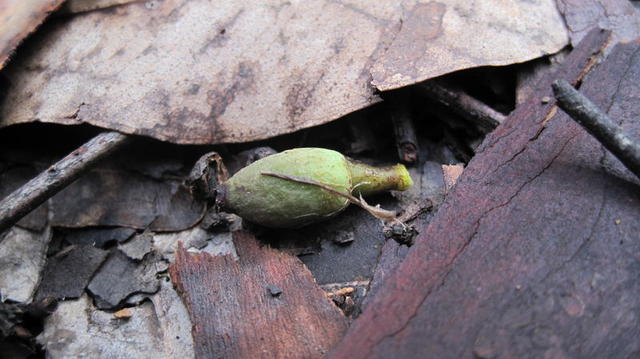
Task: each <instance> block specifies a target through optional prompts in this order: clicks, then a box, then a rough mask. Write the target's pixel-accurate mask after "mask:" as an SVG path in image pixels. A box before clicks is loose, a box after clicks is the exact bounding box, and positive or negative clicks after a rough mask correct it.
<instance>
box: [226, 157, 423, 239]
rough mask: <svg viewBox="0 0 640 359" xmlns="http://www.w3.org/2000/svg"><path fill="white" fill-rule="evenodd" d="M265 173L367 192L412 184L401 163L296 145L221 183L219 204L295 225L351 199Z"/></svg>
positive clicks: (272, 223) (273, 223)
mask: <svg viewBox="0 0 640 359" xmlns="http://www.w3.org/2000/svg"><path fill="white" fill-rule="evenodd" d="M265 173H266V174H278V175H284V176H290V177H296V178H302V179H306V180H309V181H311V182H317V183H320V184H323V185H325V186H328V187H331V188H332V189H334V190H336V191H339V192H341V193H344V194H345V195H350V194H352V193H353V194H354V195H355V196H359V195H364V196H366V195H369V194H372V193H376V192H380V191H387V190H396V191H404V190H406V189H408V188H409V187H411V185H412V184H413V182H412V180H411V177H410V176H409V172H408V171H407V169H406V168H405V167H404V166H403V165H396V166H391V167H384V168H376V167H372V166H369V165H366V164H364V163H360V162H356V161H353V160H351V159H349V158H347V157H345V156H343V155H342V154H341V153H339V152H336V151H332V150H327V149H323V148H297V149H293V150H288V151H284V152H281V153H277V154H274V155H271V156H268V157H265V158H263V159H260V160H258V161H256V162H254V163H252V164H251V165H249V166H247V167H245V168H243V169H241V170H240V171H238V173H236V174H235V175H234V176H233V177H231V178H230V179H229V180H228V181H226V182H225V183H224V184H223V185H221V186H219V188H218V193H219V195H218V196H219V198H218V201H219V203H220V204H221V206H222V207H223V208H224V209H226V210H229V211H231V212H234V213H236V214H238V215H239V216H240V217H242V218H244V219H246V220H248V221H250V222H254V223H258V224H261V225H264V226H267V227H274V228H295V227H301V226H304V225H307V224H310V223H314V222H318V221H321V220H324V219H327V218H330V217H331V216H334V215H336V214H337V213H339V212H341V211H342V210H344V209H345V208H346V207H347V206H348V205H349V203H350V200H349V199H347V198H344V197H342V196H339V195H336V194H335V193H331V192H330V191H327V190H326V189H323V188H321V187H319V186H316V185H313V184H309V183H300V182H296V181H292V180H287V179H284V178H277V177H274V176H269V175H265Z"/></svg>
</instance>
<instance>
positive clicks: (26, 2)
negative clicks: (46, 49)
mask: <svg viewBox="0 0 640 359" xmlns="http://www.w3.org/2000/svg"><path fill="white" fill-rule="evenodd" d="M63 2H64V0H5V1H3V2H2V3H1V4H0V70H1V69H2V68H3V67H4V65H5V64H6V63H7V61H9V57H10V56H11V54H12V53H13V51H14V50H15V48H16V47H18V45H19V44H20V42H22V40H23V39H24V38H25V37H27V36H28V35H29V34H30V33H31V32H33V31H34V30H35V29H36V28H37V27H38V26H39V25H40V24H41V23H42V22H43V21H44V19H45V18H46V17H47V16H48V15H49V13H51V12H52V11H55V10H56V9H57V8H58V7H59V6H60V5H61V4H62V3H63Z"/></svg>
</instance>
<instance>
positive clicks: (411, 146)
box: [390, 94, 420, 164]
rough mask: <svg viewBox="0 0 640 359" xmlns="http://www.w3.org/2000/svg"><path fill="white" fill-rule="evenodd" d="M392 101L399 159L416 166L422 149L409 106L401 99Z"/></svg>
mask: <svg viewBox="0 0 640 359" xmlns="http://www.w3.org/2000/svg"><path fill="white" fill-rule="evenodd" d="M398 97H402V98H406V94H401V95H400V96H398ZM390 101H391V122H392V123H393V133H394V134H395V138H396V147H397V148H398V157H400V160H401V161H402V162H404V163H406V164H414V163H415V162H416V161H417V160H418V152H420V149H419V148H418V139H417V138H416V130H415V126H414V125H413V119H412V118H411V113H410V111H409V108H408V104H407V102H406V101H403V100H401V99H400V98H392V99H391V100H390Z"/></svg>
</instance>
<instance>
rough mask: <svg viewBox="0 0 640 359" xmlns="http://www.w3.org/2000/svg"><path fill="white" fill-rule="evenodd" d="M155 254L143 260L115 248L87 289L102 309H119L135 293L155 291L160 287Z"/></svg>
mask: <svg viewBox="0 0 640 359" xmlns="http://www.w3.org/2000/svg"><path fill="white" fill-rule="evenodd" d="M155 262H156V257H155V256H153V255H147V256H146V257H145V259H144V260H143V261H142V262H141V263H136V262H134V261H132V260H131V259H129V258H128V257H127V256H126V255H125V254H124V253H122V252H121V251H119V250H114V251H113V252H112V253H111V255H110V256H109V258H108V259H107V260H106V262H105V263H104V264H103V265H102V267H100V269H99V270H98V272H97V273H96V274H95V275H94V276H93V278H92V279H91V282H90V283H89V286H88V287H87V289H88V290H89V292H90V293H91V294H92V295H93V296H94V298H95V299H96V301H95V302H96V306H97V307H98V308H99V309H116V308H118V307H119V306H121V305H122V304H123V302H124V300H125V299H126V298H127V297H129V296H130V295H132V294H136V293H147V294H150V293H155V292H157V291H158V289H160V287H159V286H160V283H159V282H158V280H157V279H156V266H155Z"/></svg>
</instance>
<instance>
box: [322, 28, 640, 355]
mask: <svg viewBox="0 0 640 359" xmlns="http://www.w3.org/2000/svg"><path fill="white" fill-rule="evenodd" d="M606 37H607V34H606V33H602V32H597V31H594V32H591V33H590V34H589V35H587V37H585V40H584V41H583V42H582V43H581V45H579V46H578V47H577V48H576V49H574V51H573V52H572V53H571V54H570V55H569V56H568V57H567V59H566V60H565V63H564V65H563V66H562V68H561V69H560V70H559V71H558V72H556V73H551V74H548V75H547V76H546V77H545V78H543V79H542V80H541V81H540V83H539V85H538V87H537V90H536V91H535V92H534V94H535V95H534V96H533V97H532V98H530V99H529V101H528V102H526V103H524V104H523V105H521V106H520V107H518V108H517V109H516V110H515V111H514V112H513V113H512V114H511V115H510V116H509V117H508V119H507V120H506V121H505V123H503V124H502V125H500V126H499V127H498V128H497V129H496V131H494V132H493V133H492V134H491V135H489V136H488V137H487V139H486V140H485V141H484V143H483V145H482V146H481V149H480V151H479V153H478V154H477V155H476V157H475V158H474V159H473V160H472V161H471V163H470V164H469V166H468V167H467V168H466V169H465V171H464V172H463V174H462V176H461V178H460V179H459V182H458V183H457V185H456V186H455V187H454V189H453V191H452V192H451V193H450V195H449V196H448V198H447V200H446V202H445V203H444V204H443V206H442V207H441V209H440V210H439V212H438V213H437V215H436V217H435V218H434V219H433V221H432V222H431V223H430V225H429V227H427V228H426V230H424V231H422V233H421V236H420V237H419V239H418V241H417V243H416V245H415V246H414V248H412V249H411V251H410V252H409V254H408V255H407V258H406V259H405V261H404V262H403V263H402V264H401V265H400V266H399V268H398V270H397V271H396V272H395V273H394V274H393V275H392V276H390V277H389V278H388V279H387V280H386V281H385V283H384V284H383V287H382V288H381V290H380V291H379V294H378V295H377V296H376V297H375V298H374V299H373V301H372V303H371V304H370V305H369V306H368V308H367V310H366V311H365V312H364V313H363V314H362V315H361V316H360V317H359V318H358V319H357V320H356V321H355V322H354V323H353V325H352V326H351V328H350V329H349V331H348V332H347V335H346V336H345V338H344V339H343V341H342V342H341V343H340V344H339V345H338V346H337V347H336V348H334V350H333V351H332V353H331V355H330V356H329V357H331V358H364V357H367V358H378V357H379V358H387V357H402V358H412V357H433V358H471V357H476V358H494V357H500V358H521V357H527V358H529V357H531V358H539V357H553V358H564V357H634V356H637V355H638V353H640V343H638V341H637V340H636V339H637V337H638V335H640V329H639V328H640V322H639V321H640V318H639V317H638V315H637V313H638V311H639V310H640V300H639V299H638V298H640V296H639V294H640V283H638V282H637V280H635V278H637V277H638V275H639V274H640V266H639V263H640V262H638V257H637V253H638V251H639V250H640V242H638V241H637V238H638V236H637V233H638V231H639V230H640V224H639V223H638V221H637V218H638V216H640V196H639V194H640V189H639V187H638V184H639V182H638V180H637V179H636V178H634V176H633V175H632V174H631V173H630V172H628V171H627V170H626V169H625V168H624V167H623V166H622V164H620V163H619V162H618V161H617V160H616V159H615V158H614V157H612V156H611V155H610V154H608V153H606V152H605V151H604V149H603V148H602V146H601V145H600V144H599V143H598V142H597V141H596V140H595V139H593V138H592V137H591V136H590V135H589V134H588V133H587V132H586V131H584V130H583V129H582V128H580V127H579V125H577V124H576V123H574V122H573V121H572V120H571V119H570V118H569V117H568V116H567V115H566V114H564V113H563V112H562V111H557V108H556V107H555V105H554V104H553V103H547V104H545V103H543V102H542V101H541V99H542V98H543V97H545V96H551V86H550V85H551V82H552V81H553V80H554V79H558V78H563V79H566V80H567V81H569V82H572V83H577V82H578V80H580V79H582V80H583V85H582V88H581V91H582V92H583V93H584V94H585V95H586V96H589V98H591V99H592V100H593V101H594V103H596V104H598V105H599V106H600V107H601V108H603V109H606V111H607V113H608V114H609V116H610V117H611V118H614V119H617V120H618V121H622V122H623V124H624V127H625V129H626V130H628V131H629V132H630V133H632V136H633V137H634V139H640V123H638V120H637V119H638V118H640V113H639V112H640V100H639V98H640V96H639V94H640V86H639V85H638V83H637V78H639V76H640V50H638V49H639V47H640V44H639V43H638V42H633V43H628V44H625V45H617V46H616V47H615V48H614V49H613V51H612V53H611V54H610V55H609V57H608V59H607V60H606V61H605V62H604V63H602V64H600V65H597V66H596V67H593V64H594V63H595V58H596V56H592V55H593V54H594V53H599V52H601V51H602V49H603V48H604V46H605V45H606ZM585 74H586V77H585ZM583 77H584V78H583ZM634 118H635V119H636V120H635V121H634V120H633V119H634Z"/></svg>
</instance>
